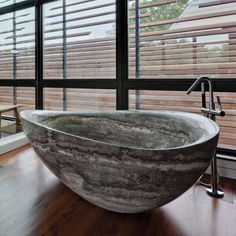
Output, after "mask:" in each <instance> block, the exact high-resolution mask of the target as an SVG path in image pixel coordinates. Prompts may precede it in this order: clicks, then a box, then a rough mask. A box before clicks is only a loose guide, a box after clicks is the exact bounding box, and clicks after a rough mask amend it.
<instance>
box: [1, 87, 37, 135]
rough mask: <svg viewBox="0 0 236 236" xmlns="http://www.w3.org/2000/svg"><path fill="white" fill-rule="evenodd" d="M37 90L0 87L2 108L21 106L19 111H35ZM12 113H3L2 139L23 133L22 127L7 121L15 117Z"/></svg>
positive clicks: (13, 121) (12, 121) (14, 122)
mask: <svg viewBox="0 0 236 236" xmlns="http://www.w3.org/2000/svg"><path fill="white" fill-rule="evenodd" d="M34 97H35V88H26V87H0V106H4V105H7V106H9V105H19V106H20V107H19V108H18V111H19V112H20V111H22V110H28V109H35V99H34ZM14 116H15V113H14V112H13V110H12V111H9V112H4V113H2V118H1V130H0V139H1V138H5V137H8V136H10V135H13V134H15V133H19V132H21V131H22V127H21V125H18V126H17V125H16V121H15V120H11V119H6V118H7V117H8V118H9V117H14Z"/></svg>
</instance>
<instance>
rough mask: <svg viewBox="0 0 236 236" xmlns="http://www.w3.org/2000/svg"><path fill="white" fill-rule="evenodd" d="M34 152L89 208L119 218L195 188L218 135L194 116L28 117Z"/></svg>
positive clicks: (55, 114) (127, 113) (26, 113)
mask: <svg viewBox="0 0 236 236" xmlns="http://www.w3.org/2000/svg"><path fill="white" fill-rule="evenodd" d="M21 119H22V122H23V127H24V131H25V133H26V135H27V137H28V139H29V141H30V142H31V144H32V146H33V148H34V150H35V152H36V153H37V154H38V156H39V157H40V158H41V160H42V161H43V162H44V164H45V165H46V166H47V167H48V168H49V169H50V170H51V171H52V172H53V173H54V174H55V175H56V176H57V177H58V178H60V179H61V181H62V182H63V183H64V184H66V185H67V186H68V187H69V188H71V189H72V190H73V191H74V192H76V193H77V194H78V195H80V196H81V197H82V198H84V199H86V200H87V201H89V202H91V203H93V204H95V205H97V206H100V207H103V208H105V209H109V210H112V211H115V212H124V213H137V212H143V211H147V210H150V209H153V208H156V207H159V206H162V205H164V204H166V203H168V202H170V201H172V200H174V199H176V198H177V197H178V196H180V195H181V194H182V193H184V192H185V191H186V190H187V189H188V188H190V187H191V186H192V185H193V184H194V183H195V182H196V181H197V179H198V178H199V177H200V176H201V175H202V174H203V173H204V171H205V170H206V169H207V167H208V166H209V164H210V161H211V159H212V157H213V154H214V152H215V149H216V145H217V142H218V135H219V128H218V126H217V125H216V124H215V123H214V122H212V121H210V120H209V119H207V118H205V117H202V116H199V115H195V114H190V113H182V112H171V111H158V112H149V111H145V112H141V111H140V112H136V111H114V112H106V113H70V112H51V111H24V112H22V113H21Z"/></svg>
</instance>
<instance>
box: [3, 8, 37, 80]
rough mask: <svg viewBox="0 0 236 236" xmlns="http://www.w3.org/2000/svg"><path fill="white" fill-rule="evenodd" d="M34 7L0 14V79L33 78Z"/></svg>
mask: <svg viewBox="0 0 236 236" xmlns="http://www.w3.org/2000/svg"><path fill="white" fill-rule="evenodd" d="M34 18H35V15H34V8H29V9H25V10H20V11H16V12H13V13H9V14H4V15H0V79H34V78H35V19H34Z"/></svg>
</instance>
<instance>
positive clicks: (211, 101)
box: [187, 76, 215, 110]
mask: <svg viewBox="0 0 236 236" xmlns="http://www.w3.org/2000/svg"><path fill="white" fill-rule="evenodd" d="M204 82H207V83H208V85H209V108H210V110H212V109H215V107H214V96H213V83H212V79H211V78H210V77H207V76H203V77H199V78H198V79H197V80H196V81H195V82H194V83H193V85H192V86H191V87H190V88H189V89H188V91H187V94H188V95H189V94H190V93H191V92H192V91H193V90H195V89H196V87H197V86H198V85H199V84H200V83H204ZM201 90H202V91H203V90H204V84H203V85H202V86H201Z"/></svg>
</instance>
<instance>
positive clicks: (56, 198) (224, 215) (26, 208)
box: [0, 146, 236, 236]
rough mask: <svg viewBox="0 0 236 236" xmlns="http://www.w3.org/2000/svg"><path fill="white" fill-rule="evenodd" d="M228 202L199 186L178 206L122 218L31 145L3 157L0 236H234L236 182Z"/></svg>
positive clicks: (227, 188)
mask: <svg viewBox="0 0 236 236" xmlns="http://www.w3.org/2000/svg"><path fill="white" fill-rule="evenodd" d="M222 182H223V183H222V185H223V187H224V189H225V191H226V194H225V197H224V199H221V200H217V199H213V198H210V197H208V196H207V195H206V194H205V190H204V188H203V187H202V186H199V185H196V186H194V187H192V188H191V189H190V190H189V191H187V192H186V193H185V194H184V195H182V196H181V197H180V198H178V199H177V200H175V201H173V202H172V203H170V204H168V205H166V206H164V207H161V208H159V209H156V210H153V211H152V212H147V213H143V214H133V215H128V214H116V213H112V212H109V211H106V210H103V209H100V208H98V207H95V206H93V205H91V204H90V203H88V202H86V201H85V200H83V199H81V198H80V197H78V196H77V195H76V194H74V193H73V192H72V191H71V190H70V189H68V188H67V187H65V186H64V185H63V184H62V183H60V181H59V180H58V179H57V178H56V177H54V175H53V174H51V173H50V172H49V171H48V170H47V168H46V167H44V165H43V164H42V163H41V161H40V160H39V159H38V157H37V156H36V154H35V153H34V152H33V150H32V149H31V148H30V147H29V146H25V147H23V148H20V149H18V150H16V151H13V152H10V153H8V154H5V155H2V156H0V235H1V236H8V235H9V236H24V235H32V236H37V235H55V236H57V235H63V236H77V235H78V236H83V235H101V236H107V235H109V236H113V235H119V236H126V235H132V236H139V235H140V236H145V235H150V236H155V235H160V236H165V235H171V236H176V235H178V236H179V235H181V236H184V235H190V236H195V235H196V236H208V235H209V236H218V235H219V236H234V235H236V181H233V180H229V179H224V180H223V181H222Z"/></svg>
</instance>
